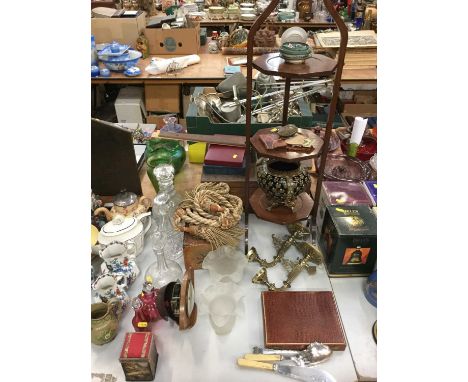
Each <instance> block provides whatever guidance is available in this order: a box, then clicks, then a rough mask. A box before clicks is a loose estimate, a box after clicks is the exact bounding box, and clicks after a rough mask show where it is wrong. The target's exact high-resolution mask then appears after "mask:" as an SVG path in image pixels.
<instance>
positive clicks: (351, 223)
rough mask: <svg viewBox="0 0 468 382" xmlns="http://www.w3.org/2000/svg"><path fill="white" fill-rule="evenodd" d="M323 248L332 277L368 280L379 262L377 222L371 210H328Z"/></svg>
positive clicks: (359, 208)
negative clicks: (357, 277) (351, 277)
mask: <svg viewBox="0 0 468 382" xmlns="http://www.w3.org/2000/svg"><path fill="white" fill-rule="evenodd" d="M319 245H320V249H321V250H322V252H323V254H324V257H325V264H326V266H327V271H328V275H329V276H330V277H333V276H338V277H343V276H368V275H370V274H371V273H372V271H373V270H374V265H375V263H376V261H377V218H376V216H375V215H374V213H372V211H371V209H370V208H369V207H368V206H343V205H331V206H327V213H326V214H325V221H324V222H323V227H322V231H321V233H320V236H319Z"/></svg>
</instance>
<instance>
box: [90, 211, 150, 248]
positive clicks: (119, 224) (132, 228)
mask: <svg viewBox="0 0 468 382" xmlns="http://www.w3.org/2000/svg"><path fill="white" fill-rule="evenodd" d="M150 215H151V212H145V213H144V214H140V215H138V216H136V217H124V216H122V215H117V216H116V217H115V218H114V219H112V220H111V221H110V222H108V223H106V224H105V225H104V227H102V228H101V231H99V235H98V241H99V244H101V245H104V246H105V245H108V244H110V243H112V242H114V241H120V242H122V243H129V244H130V245H131V244H134V245H135V246H136V248H135V256H138V255H139V254H140V253H141V252H142V251H143V247H144V238H145V234H146V232H148V230H149V229H150V227H151V217H150ZM143 222H144V223H143ZM101 249H103V247H101ZM130 250H132V248H130Z"/></svg>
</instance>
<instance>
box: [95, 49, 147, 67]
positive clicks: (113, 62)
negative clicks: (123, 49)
mask: <svg viewBox="0 0 468 382" xmlns="http://www.w3.org/2000/svg"><path fill="white" fill-rule="evenodd" d="M141 56H142V54H141V52H139V51H137V50H129V51H128V54H127V53H126V54H124V55H122V56H120V57H112V58H110V57H106V58H104V57H105V56H100V57H99V59H100V60H101V61H102V62H103V63H104V65H106V68H107V69H109V70H111V71H113V72H123V71H124V70H125V69H128V68H131V67H132V66H135V65H136V64H137V63H138V60H139V59H140V58H141Z"/></svg>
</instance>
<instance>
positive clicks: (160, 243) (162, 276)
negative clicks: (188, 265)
mask: <svg viewBox="0 0 468 382" xmlns="http://www.w3.org/2000/svg"><path fill="white" fill-rule="evenodd" d="M152 241H153V251H154V254H155V256H156V261H155V262H154V263H152V264H151V265H150V266H149V267H148V269H147V270H146V273H145V280H146V281H147V282H148V283H151V284H152V286H153V287H154V288H156V289H159V288H162V287H163V286H165V285H167V284H169V283H170V282H172V281H177V280H181V278H182V268H181V267H180V265H179V264H177V263H176V262H175V261H173V260H167V259H166V257H165V253H167V247H168V246H167V244H168V238H167V237H166V236H165V235H164V234H163V233H161V232H154V233H153V235H152Z"/></svg>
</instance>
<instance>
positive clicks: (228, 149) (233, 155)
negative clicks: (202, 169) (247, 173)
mask: <svg viewBox="0 0 468 382" xmlns="http://www.w3.org/2000/svg"><path fill="white" fill-rule="evenodd" d="M244 154H245V147H234V146H223V145H216V144H211V145H210V146H209V147H208V151H207V152H206V155H205V164H209V165H215V166H227V167H242V164H243V162H244Z"/></svg>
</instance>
